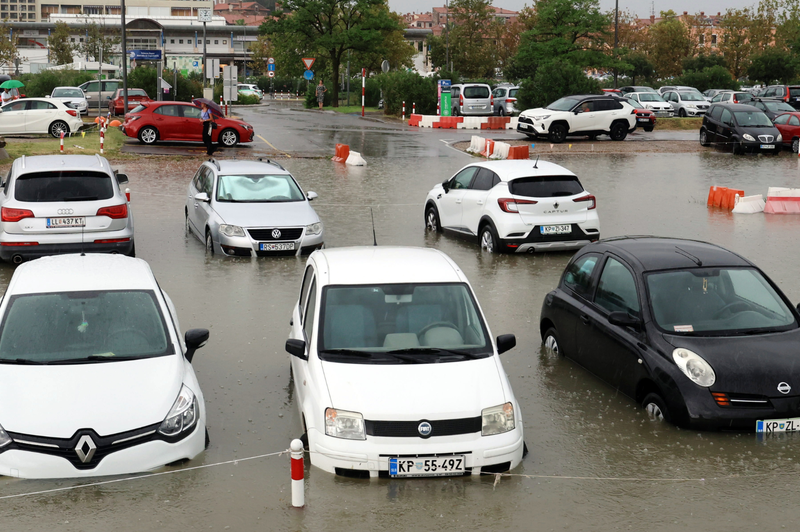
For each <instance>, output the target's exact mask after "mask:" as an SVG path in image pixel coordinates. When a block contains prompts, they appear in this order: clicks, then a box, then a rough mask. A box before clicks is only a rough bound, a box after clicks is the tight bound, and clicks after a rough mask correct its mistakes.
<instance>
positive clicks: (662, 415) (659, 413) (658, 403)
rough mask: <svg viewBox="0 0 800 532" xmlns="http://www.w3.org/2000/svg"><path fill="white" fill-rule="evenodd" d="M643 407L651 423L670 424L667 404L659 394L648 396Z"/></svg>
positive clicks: (643, 402)
mask: <svg viewBox="0 0 800 532" xmlns="http://www.w3.org/2000/svg"><path fill="white" fill-rule="evenodd" d="M642 407H643V408H644V411H645V413H647V417H648V418H650V421H660V422H666V423H669V422H670V417H669V410H668V409H667V404H666V403H665V402H664V400H663V399H662V398H661V396H660V395H658V394H657V393H649V394H647V395H646V396H645V398H644V400H643V401H642Z"/></svg>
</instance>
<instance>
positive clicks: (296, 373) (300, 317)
mask: <svg viewBox="0 0 800 532" xmlns="http://www.w3.org/2000/svg"><path fill="white" fill-rule="evenodd" d="M316 314H317V281H316V275H315V272H314V266H313V265H312V264H309V265H308V266H307V267H306V271H305V274H304V275H303V283H302V285H301V286H300V299H299V300H298V304H297V306H296V307H295V309H294V311H292V319H291V332H290V333H289V337H290V338H292V339H294V340H302V341H304V342H305V343H306V358H305V359H303V358H300V357H297V356H292V357H290V359H291V365H292V375H293V377H294V386H295V390H296V391H297V399H296V400H297V404H299V405H300V410H301V411H302V409H303V408H302V405H303V404H304V403H305V401H306V398H307V396H308V391H309V389H312V390H313V389H314V388H315V387H314V386H313V385H312V386H311V388H309V378H310V377H311V376H310V375H309V361H308V354H309V353H311V351H312V349H311V342H312V341H313V340H315V336H314V334H313V333H314V320H315V318H316Z"/></svg>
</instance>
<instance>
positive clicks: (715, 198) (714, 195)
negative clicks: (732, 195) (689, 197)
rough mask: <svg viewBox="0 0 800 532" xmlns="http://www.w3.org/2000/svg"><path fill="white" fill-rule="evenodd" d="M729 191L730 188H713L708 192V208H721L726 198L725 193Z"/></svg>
mask: <svg viewBox="0 0 800 532" xmlns="http://www.w3.org/2000/svg"><path fill="white" fill-rule="evenodd" d="M727 191H728V187H711V189H710V190H709V191H708V206H709V207H720V206H722V200H723V198H724V197H725V193H726V192H727Z"/></svg>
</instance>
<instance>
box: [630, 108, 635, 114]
mask: <svg viewBox="0 0 800 532" xmlns="http://www.w3.org/2000/svg"><path fill="white" fill-rule="evenodd" d="M631 114H632V115H635V114H636V108H635V107H634V108H633V111H631Z"/></svg>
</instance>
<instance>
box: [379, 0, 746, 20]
mask: <svg viewBox="0 0 800 532" xmlns="http://www.w3.org/2000/svg"><path fill="white" fill-rule="evenodd" d="M532 3H533V2H532V0H494V2H492V5H493V6H495V7H502V8H505V9H511V10H513V11H517V10H519V9H522V8H523V7H524V6H525V5H531V4H532ZM756 4H758V0H724V1H723V0H700V1H699V2H698V1H694V0H654V1H652V2H651V1H648V0H619V9H620V11H625V10H628V11H631V12H632V13H634V14H636V15H639V16H640V17H642V18H644V17H648V16H650V9H651V7H652V8H654V10H655V14H656V16H658V13H659V12H660V11H666V10H668V9H672V10H674V11H676V12H677V13H681V12H682V11H688V12H689V13H696V12H698V11H705V12H706V13H709V14H711V13H717V12H718V11H719V12H722V13H724V12H725V10H726V9H728V8H742V7H748V6H753V5H756ZM443 5H444V0H389V7H390V8H391V9H392V11H397V12H398V13H411V12H417V13H419V12H430V10H431V8H432V7H434V6H437V7H438V6H443ZM600 8H601V9H602V10H604V11H606V10H610V9H614V0H600Z"/></svg>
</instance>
